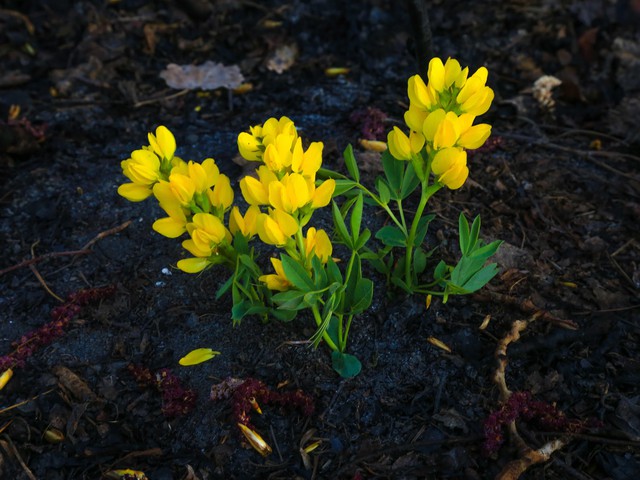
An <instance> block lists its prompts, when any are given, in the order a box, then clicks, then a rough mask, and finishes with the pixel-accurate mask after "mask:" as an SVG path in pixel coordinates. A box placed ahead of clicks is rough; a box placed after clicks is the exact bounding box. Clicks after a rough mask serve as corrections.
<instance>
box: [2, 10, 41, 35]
mask: <svg viewBox="0 0 640 480" xmlns="http://www.w3.org/2000/svg"><path fill="white" fill-rule="evenodd" d="M0 16H9V17H16V18H19V19H20V20H22V22H23V23H24V26H25V27H26V29H27V31H28V32H29V34H30V35H33V34H34V33H35V32H36V29H35V28H34V27H33V23H31V20H29V17H27V16H26V15H25V14H24V13H20V12H17V11H15V10H9V9H7V8H0Z"/></svg>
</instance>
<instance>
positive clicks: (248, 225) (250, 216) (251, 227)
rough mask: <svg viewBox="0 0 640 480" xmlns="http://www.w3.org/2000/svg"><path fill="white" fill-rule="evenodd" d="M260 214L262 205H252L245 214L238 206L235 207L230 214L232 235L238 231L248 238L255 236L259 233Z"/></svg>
mask: <svg viewBox="0 0 640 480" xmlns="http://www.w3.org/2000/svg"><path fill="white" fill-rule="evenodd" d="M259 215H260V207H258V206H256V205H251V206H250V207H249V208H248V209H247V211H246V212H245V214H244V217H243V216H242V215H241V214H240V209H239V208H238V207H233V208H232V209H231V213H230V214H229V230H230V231H231V234H232V235H236V234H237V233H238V232H240V233H242V235H244V236H245V237H247V238H251V237H253V236H254V235H255V234H257V233H258V216H259Z"/></svg>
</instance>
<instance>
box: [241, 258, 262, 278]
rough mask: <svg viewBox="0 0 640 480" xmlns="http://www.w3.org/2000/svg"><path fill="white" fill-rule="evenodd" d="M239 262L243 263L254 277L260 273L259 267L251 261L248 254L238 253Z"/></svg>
mask: <svg viewBox="0 0 640 480" xmlns="http://www.w3.org/2000/svg"><path fill="white" fill-rule="evenodd" d="M238 258H239V260H240V263H241V264H242V265H244V266H245V267H246V268H247V270H248V271H249V272H251V273H252V274H253V276H254V277H259V276H260V275H261V273H262V272H261V271H260V267H258V265H257V264H256V262H254V261H253V258H251V257H250V256H249V255H240V256H239V257H238Z"/></svg>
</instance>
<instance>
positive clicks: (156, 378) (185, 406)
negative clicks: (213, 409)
mask: <svg viewBox="0 0 640 480" xmlns="http://www.w3.org/2000/svg"><path fill="white" fill-rule="evenodd" d="M127 368H128V370H129V373H131V375H133V377H134V378H135V379H136V381H137V382H138V383H139V384H140V385H142V386H145V387H150V386H153V387H156V388H157V389H158V390H159V391H160V395H161V397H162V413H163V414H164V415H165V416H166V417H168V418H174V417H179V416H182V415H186V414H187V413H189V412H190V411H191V410H193V409H194V408H195V406H196V401H197V400H198V395H197V394H196V392H195V390H192V389H190V388H184V387H183V386H182V383H181V382H180V379H179V378H178V377H176V376H175V375H174V374H173V373H172V372H171V370H170V369H168V368H162V369H160V370H158V371H157V372H156V373H155V375H154V374H153V373H152V372H151V370H149V369H148V368H147V367H145V366H142V365H133V364H132V365H129V366H128V367H127Z"/></svg>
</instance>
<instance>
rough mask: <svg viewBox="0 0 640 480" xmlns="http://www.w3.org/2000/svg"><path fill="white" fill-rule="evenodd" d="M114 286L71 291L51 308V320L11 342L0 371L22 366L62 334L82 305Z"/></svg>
mask: <svg viewBox="0 0 640 480" xmlns="http://www.w3.org/2000/svg"><path fill="white" fill-rule="evenodd" d="M115 291H116V288H115V286H108V287H102V288H87V289H84V290H78V291H77V292H73V293H71V294H70V295H69V296H68V297H67V301H66V302H65V303H64V304H62V305H60V306H57V307H55V308H54V309H53V310H51V317H52V319H53V320H52V321H50V322H48V323H46V324H44V325H43V326H41V327H40V328H37V329H36V330H33V331H31V332H29V333H27V334H25V335H23V336H22V337H20V340H17V341H15V342H13V343H12V344H11V347H12V348H13V351H12V352H11V353H8V354H7V355H4V356H2V357H0V372H2V371H4V370H6V369H8V368H16V367H23V366H24V364H25V361H26V360H27V358H29V357H30V356H31V355H33V354H34V353H35V352H36V351H37V350H38V349H40V348H42V347H44V346H46V345H49V344H50V343H52V342H54V341H55V340H56V339H57V338H59V337H61V336H62V335H64V333H65V331H66V329H67V327H68V326H69V323H71V320H73V318H74V317H75V316H76V315H78V313H80V310H81V309H82V307H83V306H84V305H87V304H88V303H91V302H95V301H98V300H101V299H103V298H105V297H107V296H110V295H113V294H114V293H115Z"/></svg>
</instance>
